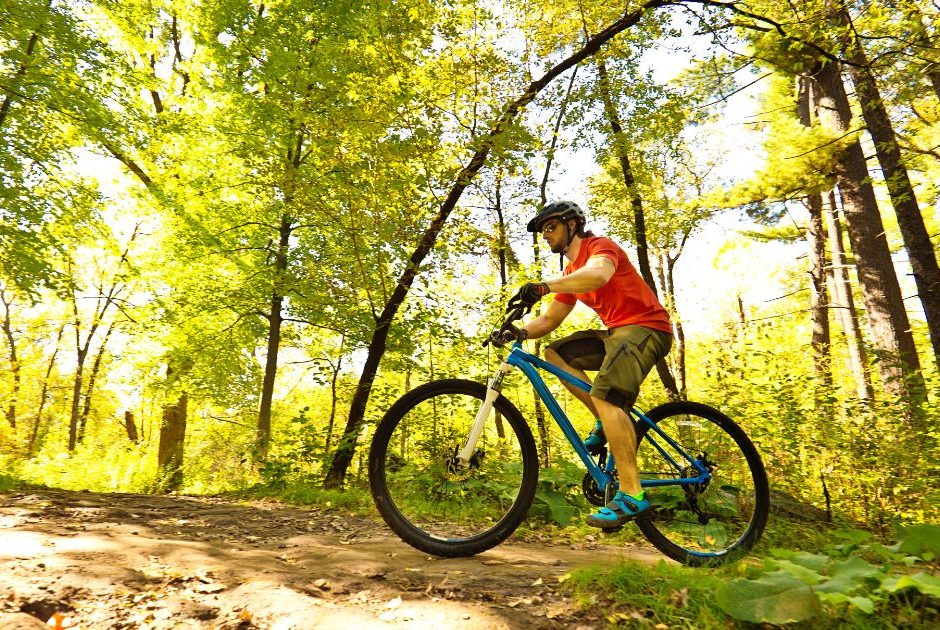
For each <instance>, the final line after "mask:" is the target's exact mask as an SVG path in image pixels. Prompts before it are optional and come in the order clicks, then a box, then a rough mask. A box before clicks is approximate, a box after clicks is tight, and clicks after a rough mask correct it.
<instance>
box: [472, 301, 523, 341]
mask: <svg viewBox="0 0 940 630" xmlns="http://www.w3.org/2000/svg"><path fill="white" fill-rule="evenodd" d="M531 311H532V306H523V305H519V306H516V307H514V308H512V309H510V310H508V311H506V317H505V319H503V323H502V324H500V325H499V328H497V329H496V330H494V331H493V332H492V333H490V336H489V337H487V339H486V341H484V342H483V346H484V347H486V346H487V345H489V344H493V345H494V346H496V347H500V346H502V345H503V344H502V342H501V340H500V339H499V336H500V335H501V334H502V333H503V331H505V330H509V326H510V325H511V324H512V323H513V322H515V321H518V320H520V319H522V318H523V317H525V316H526V315H528V314H529V313H530V312H531Z"/></svg>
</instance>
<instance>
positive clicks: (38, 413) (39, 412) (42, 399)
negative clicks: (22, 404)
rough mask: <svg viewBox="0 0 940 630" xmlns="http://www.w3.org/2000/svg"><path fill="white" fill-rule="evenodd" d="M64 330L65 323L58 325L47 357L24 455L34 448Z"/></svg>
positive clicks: (28, 455) (31, 454) (29, 455)
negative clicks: (53, 344)
mask: <svg viewBox="0 0 940 630" xmlns="http://www.w3.org/2000/svg"><path fill="white" fill-rule="evenodd" d="M64 331H65V324H62V325H61V326H59V332H58V334H57V335H56V338H55V350H53V351H52V356H51V357H49V365H48V367H46V377H45V378H44V379H43V381H42V390H41V391H40V393H39V409H37V410H36V419H35V421H34V422H33V430H32V433H30V436H29V444H28V445H27V447H26V457H32V456H33V453H34V452H35V449H36V441H37V440H38V438H39V427H40V426H41V425H42V412H43V411H44V410H45V408H46V402H48V400H49V378H50V376H52V369H53V368H54V367H55V359H56V356H58V354H59V342H60V341H62V333H63V332H64Z"/></svg>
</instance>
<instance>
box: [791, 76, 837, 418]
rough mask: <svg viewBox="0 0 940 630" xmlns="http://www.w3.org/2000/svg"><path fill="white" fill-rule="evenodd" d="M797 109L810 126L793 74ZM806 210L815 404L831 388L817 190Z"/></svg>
mask: <svg viewBox="0 0 940 630" xmlns="http://www.w3.org/2000/svg"><path fill="white" fill-rule="evenodd" d="M796 83H797V94H798V98H797V112H798V114H799V118H800V123H801V124H802V125H803V126H804V127H812V125H813V121H812V116H811V111H812V94H811V91H812V82H811V81H810V80H809V79H807V78H806V77H800V76H798V77H796ZM806 206H807V209H808V210H809V225H808V226H807V230H806V241H807V244H808V245H809V277H810V306H809V311H810V322H811V326H812V340H811V344H812V348H813V366H814V369H815V372H816V379H817V381H818V382H819V385H820V386H821V387H817V388H816V398H817V407H819V406H820V405H819V401H820V400H821V399H823V398H824V397H828V395H829V392H830V391H831V390H832V365H831V361H832V358H831V354H830V345H831V343H832V342H831V338H830V333H829V304H828V302H829V296H828V295H827V291H826V234H825V228H824V227H823V216H822V214H823V201H822V195H821V194H820V193H813V194H811V195H808V196H807V197H806Z"/></svg>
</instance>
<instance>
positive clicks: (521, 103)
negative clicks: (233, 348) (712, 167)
mask: <svg viewBox="0 0 940 630" xmlns="http://www.w3.org/2000/svg"><path fill="white" fill-rule="evenodd" d="M664 4H666V0H649V1H648V2H646V3H645V4H643V5H641V7H640V8H638V9H636V10H634V11H630V12H628V13H625V14H624V15H623V16H622V17H621V18H620V19H619V20H617V21H615V22H613V23H612V24H611V25H610V26H608V27H607V28H605V29H604V30H603V31H601V32H600V33H598V34H597V35H595V36H594V37H592V38H590V39H589V40H588V42H587V43H586V44H585V45H584V46H583V47H582V48H581V49H579V50H578V51H577V52H575V53H574V54H572V55H571V56H569V57H568V58H567V59H565V60H564V61H562V62H560V63H558V64H556V65H555V66H554V67H552V68H551V69H550V70H549V71H548V72H547V73H545V74H544V75H543V76H542V77H541V78H539V79H537V80H536V81H533V82H532V83H530V84H529V85H528V86H527V87H526V89H525V91H524V92H523V93H522V95H521V96H519V97H518V98H517V99H516V100H514V101H512V102H511V103H509V104H508V105H507V107H506V108H505V109H504V110H503V112H502V114H500V116H499V118H498V119H497V120H496V122H495V123H494V124H493V126H492V128H491V129H490V131H489V133H488V134H487V135H486V136H484V137H482V138H480V139H479V144H478V145H477V146H478V148H477V149H476V151H475V152H474V154H473V157H471V158H470V161H469V162H468V163H467V165H466V166H465V167H464V168H463V169H461V171H460V173H459V174H458V175H457V179H456V181H455V182H454V184H453V186H452V187H451V190H450V192H449V193H448V195H447V198H446V199H445V200H444V202H443V203H442V204H441V206H440V209H439V210H438V213H437V216H435V217H434V219H433V220H432V221H431V224H430V225H429V226H428V228H427V229H426V230H425V231H424V233H423V234H422V236H421V240H420V241H419V243H418V246H417V248H416V249H415V251H414V252H413V253H412V255H411V257H410V259H409V261H408V264H407V266H406V267H405V270H404V272H403V273H402V275H401V277H400V278H399V280H398V283H397V284H396V285H395V290H394V291H393V292H392V294H391V296H390V297H389V299H388V301H387V302H386V304H385V308H384V309H383V311H382V313H381V315H379V317H378V318H377V320H376V326H375V329H374V331H373V334H372V339H371V340H370V342H369V346H368V350H367V353H366V360H365V362H364V364H363V366H362V372H361V373H360V377H359V383H358V384H357V385H356V391H355V393H354V394H353V399H352V402H351V404H350V410H349V419H348V420H347V423H346V429H345V430H344V432H343V439H342V440H341V442H340V445H339V448H337V450H336V452H335V453H334V456H333V461H332V462H331V464H330V468H329V470H328V471H327V474H326V478H325V480H324V485H325V486H326V487H328V488H336V487H340V486H341V485H342V483H343V480H344V479H345V477H346V471H347V469H348V468H349V463H350V462H351V461H352V458H353V455H354V453H355V451H356V441H357V439H358V436H359V433H360V431H361V430H362V424H363V422H364V419H365V412H366V407H367V406H368V403H369V396H370V394H371V393H372V385H373V383H374V382H375V377H376V374H377V373H378V368H379V363H380V362H381V361H382V356H383V355H384V354H385V348H386V344H387V340H388V333H389V330H390V328H391V325H392V322H393V321H394V319H395V316H396V315H397V314H398V309H399V308H401V305H402V303H403V302H404V301H405V297H406V296H407V295H408V292H409V290H410V289H411V285H412V283H413V282H414V279H415V277H416V276H417V275H418V270H419V269H420V266H421V263H422V262H423V261H424V259H425V257H426V256H427V255H428V253H429V252H430V251H431V250H432V249H433V247H434V245H435V243H436V242H437V237H438V235H439V234H440V232H441V229H442V228H443V227H444V223H445V222H446V221H447V219H448V217H449V216H450V213H451V212H452V211H453V209H454V207H455V206H456V205H457V202H458V201H459V200H460V197H461V196H462V195H463V191H464V189H465V188H466V187H467V186H468V185H469V184H470V182H471V181H472V180H473V178H474V177H475V176H476V174H477V172H479V170H480V169H481V168H482V167H483V165H484V164H485V163H486V158H487V156H488V155H489V152H490V149H491V148H492V147H493V143H494V142H495V141H496V139H497V138H498V137H499V136H500V135H502V133H503V132H504V131H505V130H506V129H507V128H509V126H510V125H511V124H512V123H513V121H514V120H515V119H516V116H517V115H518V114H519V112H520V111H521V110H522V109H523V108H524V107H525V106H526V105H528V104H529V102H531V101H532V100H533V99H534V98H535V97H536V96H537V95H538V94H539V93H540V92H541V91H542V90H543V89H544V88H545V86H547V85H548V84H549V83H551V82H552V81H553V80H554V79H555V78H556V77H558V75H560V74H562V73H563V72H565V71H566V70H568V69H569V68H571V67H573V66H575V65H577V64H578V63H580V62H581V61H583V60H584V59H587V58H588V57H590V56H591V55H594V54H596V53H597V51H598V50H600V48H601V46H603V45H604V44H605V43H606V42H607V41H609V40H610V39H612V38H613V37H614V36H616V35H618V34H619V33H621V32H623V31H624V30H626V29H628V28H630V27H631V26H633V25H634V24H636V23H637V22H639V21H640V19H641V18H642V17H643V15H644V14H645V13H646V11H647V10H649V9H654V8H657V7H660V6H663V5H664Z"/></svg>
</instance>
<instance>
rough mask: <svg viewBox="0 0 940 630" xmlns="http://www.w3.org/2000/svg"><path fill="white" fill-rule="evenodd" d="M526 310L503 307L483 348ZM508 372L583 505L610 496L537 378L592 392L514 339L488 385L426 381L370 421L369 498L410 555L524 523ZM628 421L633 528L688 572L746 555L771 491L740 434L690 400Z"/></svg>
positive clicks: (524, 469)
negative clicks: (634, 479)
mask: <svg viewBox="0 0 940 630" xmlns="http://www.w3.org/2000/svg"><path fill="white" fill-rule="evenodd" d="M529 310H531V307H529V308H528V309H525V308H521V307H520V308H515V309H513V310H511V311H510V312H509V313H508V315H507V316H506V318H505V319H504V321H503V323H502V325H501V326H500V328H499V329H498V330H496V331H494V332H493V333H492V335H490V338H489V339H488V340H487V342H484V343H489V342H492V341H494V340H496V339H498V335H499V334H500V333H501V332H502V331H504V330H507V329H508V327H509V325H510V324H512V322H514V321H516V320H519V319H521V318H522V317H523V316H524V315H525V314H526V313H527V312H528V311H529ZM512 368H518V369H520V370H522V372H523V373H524V374H525V375H526V377H527V378H528V379H529V381H530V382H531V383H532V385H533V386H534V387H535V390H536V392H537V393H538V396H539V397H540V398H541V400H542V402H543V403H544V405H545V407H546V408H547V409H548V411H549V413H550V414H551V415H552V417H553V418H554V419H555V422H556V423H557V425H558V427H559V428H560V429H561V431H562V433H563V434H564V436H565V438H567V440H568V442H570V444H571V447H572V448H573V449H574V452H575V453H576V454H577V456H578V458H579V459H580V460H581V462H582V463H583V464H584V466H585V468H586V469H587V473H586V475H585V477H584V479H583V481H582V492H583V493H584V495H585V497H586V498H587V499H588V501H590V502H591V503H592V504H594V505H598V506H600V505H606V504H607V502H608V501H609V500H610V499H611V497H612V495H613V493H614V492H615V491H616V483H615V482H616V479H617V473H616V469H615V467H614V461H613V456H612V455H609V454H608V453H607V451H606V448H602V449H599V450H598V451H596V452H595V453H593V454H592V453H589V452H588V450H587V448H586V447H585V446H584V444H583V442H582V439H581V437H580V436H579V434H578V433H577V431H576V430H575V428H574V426H573V425H572V424H571V421H570V420H569V419H568V417H567V416H566V415H565V413H564V411H563V410H562V408H561V406H560V405H559V404H558V401H557V400H556V399H555V397H554V396H553V395H552V393H551V391H550V390H549V389H548V387H547V386H546V384H545V381H544V380H543V379H542V377H541V375H540V373H539V370H544V371H547V372H549V373H551V374H553V375H555V376H557V377H559V378H561V379H564V380H565V381H567V382H568V383H572V384H574V385H575V386H577V387H580V388H581V389H584V390H586V391H588V390H590V385H589V384H588V383H586V382H584V381H582V380H580V379H578V378H576V377H575V376H573V375H571V374H568V373H567V372H565V371H563V370H561V369H560V368H557V367H555V366H554V365H551V364H550V363H547V362H546V361H543V360H542V359H540V358H539V357H537V356H535V355H533V354H530V353H528V352H526V351H525V350H523V348H522V344H521V343H519V342H516V343H514V344H513V345H512V348H511V351H510V352H509V355H508V356H507V357H506V359H505V361H504V362H503V363H502V365H501V366H500V367H499V368H498V369H497V370H496V373H495V374H494V376H493V377H492V378H491V379H490V380H489V381H488V382H487V384H486V385H483V384H481V383H478V382H475V381H470V380H464V379H445V380H438V381H433V382H430V383H427V384H425V385H422V386H420V387H418V388H416V389H414V390H412V391H410V392H408V393H406V394H405V395H404V396H402V397H401V398H400V399H399V400H398V401H396V402H395V403H394V404H393V405H392V406H391V408H389V410H388V411H387V413H386V414H385V416H384V417H383V418H382V420H381V421H380V422H379V424H378V426H377V428H376V431H375V435H374V437H373V440H372V447H371V450H370V453H369V484H370V488H371V491H372V496H373V499H374V501H375V504H376V507H377V508H378V510H379V513H380V514H381V515H382V518H383V519H384V520H385V522H386V523H387V524H388V526H389V527H390V528H391V529H392V530H393V531H394V532H395V533H396V534H398V536H399V537H400V538H401V539H402V540H404V541H405V542H406V543H408V544H410V545H411V546H413V547H415V548H417V549H419V550H421V551H424V552H426V553H430V554H433V555H436V556H444V557H458V556H470V555H475V554H477V553H480V552H482V551H485V550H487V549H490V548H492V547H494V546H496V545H498V544H499V543H501V542H503V541H504V540H505V539H506V538H508V537H509V536H510V535H511V534H512V533H513V532H514V531H515V530H516V528H517V527H518V526H519V525H520V524H521V523H522V521H523V520H524V519H525V518H526V514H527V512H528V510H529V507H530V505H531V504H532V500H533V498H534V496H535V493H536V490H537V487H536V486H537V483H538V476H539V458H538V453H537V451H536V446H535V440H534V439H533V437H532V432H531V430H530V429H529V426H528V425H527V424H526V422H525V419H524V418H523V416H522V414H521V413H520V412H519V410H518V409H517V408H516V407H515V406H514V405H513V404H512V403H511V402H510V401H509V400H508V399H507V398H506V397H504V396H503V395H502V393H501V390H502V384H503V380H504V378H505V377H506V375H507V374H508V373H509V372H510V371H511V370H512ZM494 410H495V412H496V413H495V414H494V413H492V412H493V411H494ZM630 416H631V419H632V420H633V422H634V427H635V429H636V437H637V463H638V466H639V471H640V477H641V483H642V485H643V487H644V488H646V489H651V490H652V492H649V493H648V498H649V500H650V501H651V503H652V504H653V507H652V509H651V510H650V514H649V515H643V516H640V517H638V518H637V519H636V524H637V526H638V527H639V529H640V531H641V532H642V533H643V535H644V536H645V537H646V538H647V539H648V540H649V541H650V543H652V544H653V546H654V547H656V548H657V549H659V550H660V551H661V552H662V553H664V554H665V555H666V556H668V557H670V558H672V559H674V560H677V561H678V562H681V563H684V564H687V565H690V566H703V565H716V564H722V563H725V562H729V561H733V560H736V559H738V558H740V557H741V556H742V555H744V554H745V553H746V552H747V551H748V550H750V549H751V548H752V547H753V546H754V545H755V544H756V543H757V541H758V539H759V538H760V536H761V534H762V532H763V530H764V527H765V525H766V523H767V516H768V512H769V509H770V490H769V486H768V483H767V475H766V473H765V471H764V466H763V463H762V462H761V458H760V455H759V454H758V452H757V449H756V448H755V447H754V445H753V444H752V443H751V441H750V439H748V437H747V435H746V434H745V433H744V431H743V430H742V429H741V428H740V427H739V426H738V425H737V424H735V423H734V422H733V421H732V420H731V419H730V418H728V417H727V416H726V415H724V414H723V413H721V412H720V411H718V410H717V409H714V408H712V407H709V406H707V405H703V404H700V403H694V402H685V401H680V402H669V403H666V404H663V405H660V406H658V407H656V408H654V409H652V410H651V411H649V412H648V413H644V412H643V411H641V410H640V409H638V408H636V407H634V408H632V409H630ZM619 529H621V528H611V529H610V530H604V531H605V532H609V531H617V530H619Z"/></svg>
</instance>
